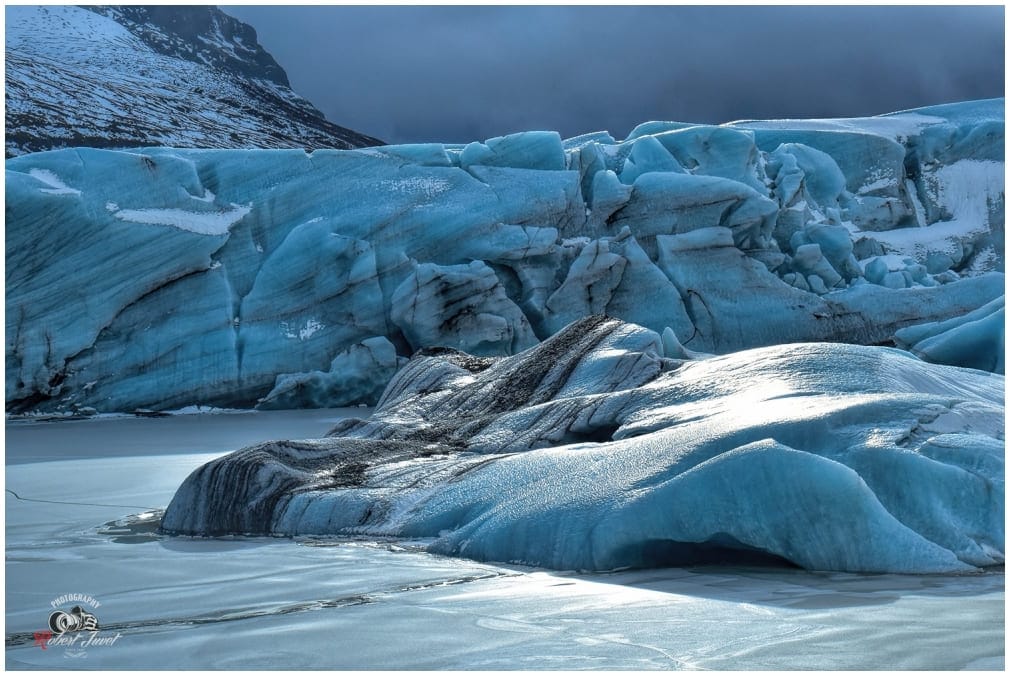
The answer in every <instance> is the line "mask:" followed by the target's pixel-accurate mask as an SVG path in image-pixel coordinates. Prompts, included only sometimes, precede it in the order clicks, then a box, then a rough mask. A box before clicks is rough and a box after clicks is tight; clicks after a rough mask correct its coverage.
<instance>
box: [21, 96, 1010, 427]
mask: <svg viewBox="0 0 1010 676" xmlns="http://www.w3.org/2000/svg"><path fill="white" fill-rule="evenodd" d="M1003 119H1004V115H1003V100H1002V99H995V100H990V101H976V102H967V103H962V104H955V105H948V106H936V107H931V108H923V109H918V110H914V111H905V112H901V113H894V114H890V115H883V116H878V117H867V118H858V119H839V120H771V121H739V122H733V123H728V124H724V125H691V124H685V123H677V122H649V123H645V124H642V125H639V127H637V128H636V129H635V130H633V131H632V132H631V133H630V134H629V135H628V137H627V138H626V139H625V140H623V141H617V140H615V138H614V137H613V136H611V135H610V134H608V133H604V132H599V133H593V134H587V135H583V136H580V137H576V138H574V139H567V140H563V139H561V138H560V136H559V135H558V134H557V133H553V132H544V131H536V132H523V133H518V134H511V135H507V136H503V137H499V138H493V139H487V140H485V141H484V142H474V143H470V144H465V145H453V144H440V143H428V144H419V145H407V146H383V147H378V148H367V149H357V150H340V151H337V150H317V151H315V152H313V153H306V152H303V151H301V150H194V149H178V148H147V149H138V150H130V151H114V150H98V149H87V148H78V149H66V150H58V151H49V152H43V153H34V154H28V155H23V156H20V157H17V158H12V159H9V160H7V161H6V207H5V216H6V233H7V236H6V263H7V266H6V289H7V295H6V322H5V330H6V347H5V350H6V351H5V355H6V390H5V396H6V402H7V410H8V411H9V412H13V413H20V412H32V411H39V412H57V413H58V412H63V413H72V412H74V411H85V410H91V409H94V410H97V411H101V412H115V411H131V410H134V409H137V408H147V409H160V410H171V409H175V408H181V407H185V406H191V405H202V406H219V407H229V408H250V407H255V406H257V405H262V406H264V407H281V406H336V405H344V404H351V403H355V402H362V403H364V402H371V401H374V399H375V398H376V397H377V396H378V392H379V391H381V389H382V387H383V386H384V385H385V384H386V383H387V382H388V381H389V379H390V378H392V376H393V373H395V371H396V369H397V368H398V367H399V365H400V364H401V363H402V362H403V361H404V360H405V359H407V358H409V357H410V356H411V355H412V354H414V353H415V352H416V351H417V350H422V349H429V348H452V349H457V350H462V351H465V352H469V353H473V354H474V355H476V356H480V357H501V356H508V355H515V354H518V353H520V352H522V351H523V350H525V349H528V348H530V347H533V346H535V345H537V344H540V343H541V342H542V341H544V340H546V339H547V338H549V337H550V336H552V335H555V334H556V333H557V332H558V331H560V330H562V329H563V328H564V327H565V326H566V325H568V324H569V323H571V322H573V321H577V320H579V319H580V318H583V317H586V316H590V315H593V314H606V315H608V316H612V317H616V318H619V319H622V320H625V321H629V322H634V323H637V324H640V325H642V326H644V327H646V328H648V329H650V330H652V331H654V332H656V333H658V334H663V333H664V332H665V330H666V329H667V328H669V329H670V330H671V332H672V335H674V336H676V337H678V338H679V340H680V341H681V342H682V344H683V348H684V349H685V350H688V351H693V352H698V353H711V354H728V353H733V352H737V351H740V350H745V349H750V348H756V347H762V346H769V345H775V344H782V343H792V342H820V341H830V342H845V343H853V344H861V345H901V346H907V347H909V349H912V350H913V351H914V352H915V354H918V355H920V356H922V357H923V358H925V359H930V360H934V361H940V362H946V363H953V364H958V365H970V366H973V367H977V368H992V369H994V370H1001V369H1002V363H1003V361H1002V358H1001V355H999V354H997V353H995V352H994V351H995V350H999V351H1000V352H1001V350H1002V345H1003V326H1002V322H1001V321H997V320H990V321H987V322H983V323H981V324H973V325H972V327H973V328H971V332H972V335H973V336H974V337H973V338H972V339H971V340H970V341H965V340H962V339H961V338H958V339H957V340H954V339H951V340H945V341H944V345H945V347H943V349H940V348H939V347H936V346H934V347H929V346H928V345H927V346H925V347H923V348H921V349H920V348H916V347H914V346H915V345H919V344H920V343H921V341H919V340H916V341H911V339H902V338H899V337H898V335H899V333H900V332H901V331H903V330H907V329H909V328H910V327H915V326H929V325H933V324H937V323H943V322H949V321H956V320H957V319H958V318H962V317H967V316H969V315H971V313H975V312H977V311H979V310H980V308H983V307H984V306H987V305H988V304H990V303H993V302H996V301H998V300H999V299H1000V298H1001V297H1002V296H1003V295H1004V284H1005V280H1004V274H1003V271H1004V244H1003V241H1004V199H1005V198H1004V192H1003V190H1004V189H1003V172H1004V158H1003V139H1004V131H1003ZM1000 302H1001V301H1000ZM1000 316H1002V315H1000ZM959 334H960V335H961V337H962V338H964V337H965V336H966V335H967V334H965V329H962V330H961V331H960V332H959ZM936 342H937V340H934V343H936ZM977 349H984V350H988V351H989V352H988V353H987V355H988V356H986V357H985V358H980V359H977V360H974V361H972V360H971V359H969V358H968V356H966V355H967V353H966V352H965V351H966V350H967V351H969V352H971V351H975V350H977ZM334 369H336V371H335V370H334ZM337 371H340V373H338V372H337Z"/></svg>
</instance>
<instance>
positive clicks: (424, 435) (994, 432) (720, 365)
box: [162, 316, 1004, 573]
mask: <svg viewBox="0 0 1010 676" xmlns="http://www.w3.org/2000/svg"><path fill="white" fill-rule="evenodd" d="M664 346H667V348H670V349H672V350H673V351H675V352H678V353H682V352H683V349H682V348H680V347H679V346H678V345H676V339H675V337H673V336H670V335H667V336H664V337H663V338H661V337H660V336H659V335H658V334H656V333H654V332H652V331H650V330H648V329H645V328H642V327H640V326H636V325H633V324H626V323H623V322H620V321H618V320H614V319H607V318H604V317H599V316H593V317H589V318H586V319H582V320H580V321H578V322H576V323H574V324H572V325H570V326H569V327H567V328H565V329H564V330H562V331H560V332H559V333H557V334H556V335H555V336H553V337H552V338H550V339H548V340H546V341H544V342H543V343H541V344H540V345H538V346H536V347H533V348H531V349H529V350H527V351H525V352H523V353H521V354H519V355H516V356H513V357H507V358H487V357H484V358H481V357H473V356H469V355H466V354H463V353H460V352H456V351H453V350H439V351H435V352H431V353H421V354H419V355H417V356H415V357H414V358H413V359H412V360H411V361H410V362H409V363H408V364H407V366H406V367H404V368H403V369H402V370H401V371H400V372H399V373H398V374H397V376H396V377H395V378H394V379H393V381H392V382H391V383H390V385H389V387H388V388H387V390H386V391H385V393H384V394H383V397H382V400H381V401H380V403H379V406H378V408H377V409H376V411H375V413H374V415H373V416H372V417H371V418H370V419H369V420H347V421H344V422H343V423H341V424H340V425H338V426H337V428H335V429H334V430H333V431H332V432H331V433H330V436H329V437H328V438H325V439H316V440H304V441H278V442H270V443H265V444H261V445H258V446H254V447H251V448H248V449H245V450H242V451H237V452H236V453H233V454H231V455H228V456H225V457H223V458H220V459H218V460H215V461H213V462H211V463H209V464H207V465H205V466H203V467H202V468H200V469H198V470H196V471H195V472H194V473H193V474H192V475H191V476H190V477H189V478H188V479H187V480H186V482H185V483H184V484H183V485H182V486H181V487H180V489H179V490H178V492H177V493H176V495H175V497H174V498H173V500H172V503H171V505H170V506H169V508H168V510H167V511H166V513H165V516H164V519H163V522H162V526H163V528H164V529H165V530H166V531H168V532H171V533H181V534H212V535H220V534H226V533H255V534H279V535H308V534H311V535H349V534H369V535H395V536H400V537H424V538H436V539H435V541H434V543H433V544H432V545H431V546H430V550H431V551H434V552H438V553H443V554H450V555H458V556H464V557H468V558H473V559H478V560H487V561H503V562H517V563H524V564H531V565H538V566H547V567H551V568H557V569H581V570H610V569H615V568H620V567H626V566H632V567H649V566H662V565H682V564H691V563H701V562H710V561H735V562H754V561H768V560H773V561H780V562H781V561H782V560H786V561H789V562H792V563H794V564H797V565H799V566H802V567H805V568H810V569H818V570H845V571H877V572H880V571H889V572H901V573H924V572H955V571H970V570H973V569H975V568H976V567H981V566H988V565H993V564H998V563H1001V562H1002V561H1003V551H1004V532H1003V523H1004V518H1003V515H1004V478H1003V471H1004V470H1003V465H1004V461H1003V454H1004V439H1003V425H1004V419H1003V416H1004V414H1003V387H1004V379H1003V377H1002V376H999V375H994V374H989V373H984V372H981V371H975V370H968V369H959V368H956V367H950V366H939V365H934V364H928V363H925V362H922V361H920V360H919V359H917V358H916V357H914V356H912V355H910V354H908V353H907V352H902V351H900V350H896V349H893V348H881V347H863V346H852V345H838V344H824V343H820V344H797V345H785V346H777V347H766V348H759V349H754V350H747V351H743V352H738V353H735V354H731V355H726V356H721V357H709V358H705V359H698V360H682V359H678V358H671V357H670V356H667V355H666V353H665V351H664V350H665V348H664Z"/></svg>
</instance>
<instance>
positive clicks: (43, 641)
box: [35, 594, 122, 658]
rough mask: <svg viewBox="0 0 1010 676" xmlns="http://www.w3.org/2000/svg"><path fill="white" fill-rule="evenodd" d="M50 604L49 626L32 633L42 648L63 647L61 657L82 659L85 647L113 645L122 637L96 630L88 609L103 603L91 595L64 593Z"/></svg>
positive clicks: (91, 609)
mask: <svg viewBox="0 0 1010 676" xmlns="http://www.w3.org/2000/svg"><path fill="white" fill-rule="evenodd" d="M71 604H73V605H71ZM50 605H51V606H52V607H53V608H54V609H55V610H53V612H51V613H50V614H49V629H44V630H42V631H37V632H35V645H37V646H38V647H39V648H41V649H42V650H49V649H50V648H63V656H64V657H68V658H82V657H87V655H88V653H87V648H99V647H108V646H112V645H115V643H116V641H118V640H119V639H120V637H121V636H122V635H121V634H119V633H118V632H117V633H116V635H115V636H109V635H107V634H105V635H103V634H102V633H101V631H99V630H100V627H99V624H98V616H97V615H96V614H95V613H94V612H91V611H93V610H95V609H97V608H98V607H99V606H100V605H102V604H101V603H99V602H98V600H97V599H95V598H94V597H93V596H88V595H86V594H64V595H63V596H60V597H59V598H56V599H53V601H52V603H51V604H50ZM85 608H90V610H86V609H85Z"/></svg>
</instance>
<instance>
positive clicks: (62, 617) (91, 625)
mask: <svg viewBox="0 0 1010 676" xmlns="http://www.w3.org/2000/svg"><path fill="white" fill-rule="evenodd" d="M49 628H50V629H52V630H53V633H54V634H63V633H66V632H68V631H98V618H97V617H96V616H95V615H93V614H91V613H89V612H87V611H86V610H84V609H83V608H81V607H80V606H74V607H73V608H72V609H71V610H70V612H69V613H68V612H64V611H62V610H57V611H55V612H53V613H52V614H51V615H50V616H49Z"/></svg>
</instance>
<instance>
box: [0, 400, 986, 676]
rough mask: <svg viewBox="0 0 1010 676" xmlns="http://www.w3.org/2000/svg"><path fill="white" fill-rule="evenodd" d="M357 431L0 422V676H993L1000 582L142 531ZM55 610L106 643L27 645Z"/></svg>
mask: <svg viewBox="0 0 1010 676" xmlns="http://www.w3.org/2000/svg"><path fill="white" fill-rule="evenodd" d="M367 412H368V411H367V410H364V411H363V410H361V409H341V410H328V411H285V412H256V413H234V414H216V415H180V416H173V417H170V418H155V419H135V418H118V419H96V420H83V421H65V422H49V423H23V422H10V423H8V424H7V425H6V488H7V493H6V542H7V551H6V554H7V563H6V574H7V577H6V580H7V582H6V584H7V586H6V599H7V606H6V632H7V634H6V647H7V650H6V666H7V668H8V669H25V668H30V669H40V668H41V669H62V668H72V669H105V668H122V669H128V668H133V669H158V668H168V669H172V668H177V669H178V668H207V669H222V668H241V667H249V668H255V667H260V668H272V669H299V668H327V669H486V670H498V669H608V670H638V669H676V668H689V669H740V670H757V669H938V670H947V669H1002V668H1003V664H1004V658H1003V655H1004V645H1005V644H1004V589H1003V583H1004V576H1003V573H1002V572H998V573H997V572H993V573H987V574H983V575H972V576H960V577H944V576H900V575H848V574H835V573H809V572H804V571H799V570H785V569H772V568H751V569H742V568H732V569H730V568H712V567H710V568H693V569H661V570H648V571H628V572H622V573H613V574H606V575H599V574H596V575H579V574H570V573H556V572H547V571H542V570H535V569H530V568H519V567H515V566H499V565H489V564H480V563H475V562H471V561H465V560H458V559H448V558H443V557H437V556H432V555H429V554H426V553H424V552H423V551H420V547H421V546H422V545H423V543H417V542H402V541H401V542H391V541H379V542H377V541H374V540H362V541H331V540H322V541H320V540H311V539H302V540H288V539H274V538H222V539H204V538H163V537H160V536H159V535H158V534H157V533H156V532H155V529H156V527H157V521H158V515H159V513H160V512H159V510H161V509H164V508H165V507H166V506H167V504H168V502H169V500H170V499H171V497H172V494H173V493H174V491H175V489H176V488H177V487H178V485H179V484H180V482H181V481H182V480H183V479H184V478H185V477H186V475H187V474H188V473H189V472H191V471H192V470H193V469H195V468H196V467H197V466H199V465H200V464H202V463H204V462H206V461H207V460H209V459H211V458H213V457H216V456H217V455H220V454H222V453H224V452H227V451H230V450H234V449H236V448H239V447H241V446H244V445H248V444H251V443H254V442H257V441H263V440H267V439H275V438H306V437H317V436H320V435H322V434H323V433H325V432H326V431H327V430H328V429H329V428H330V427H331V426H332V425H333V423H334V422H336V421H337V420H338V419H339V418H341V417H342V416H346V415H363V414H365V413H367ZM12 491H13V493H15V494H17V496H19V497H16V496H15V495H13V494H12ZM64 594H87V595H90V596H91V597H93V598H94V599H96V600H97V601H98V602H99V603H100V606H98V607H97V608H95V609H94V610H93V611H91V612H93V613H94V614H95V615H96V616H97V618H98V620H99V624H100V628H101V635H102V636H108V637H115V636H117V635H118V638H116V639H115V642H114V643H113V644H112V645H100V646H90V647H88V648H87V649H76V648H73V649H67V648H64V647H61V646H55V647H54V646H50V647H49V648H48V649H46V650H42V649H41V648H40V647H39V646H38V645H36V644H35V641H34V636H33V635H34V632H39V631H42V630H43V629H44V628H45V627H46V626H47V619H48V617H49V613H50V612H52V606H51V602H52V601H53V600H54V599H57V597H59V596H61V595H64Z"/></svg>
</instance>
